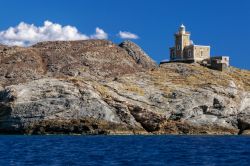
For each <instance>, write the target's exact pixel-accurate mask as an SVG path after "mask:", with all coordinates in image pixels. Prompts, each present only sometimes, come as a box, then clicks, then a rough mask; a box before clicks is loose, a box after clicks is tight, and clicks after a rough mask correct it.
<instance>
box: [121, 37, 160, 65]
mask: <svg viewBox="0 0 250 166" xmlns="http://www.w3.org/2000/svg"><path fill="white" fill-rule="evenodd" d="M119 46H120V47H122V48H124V49H125V50H126V51H127V52H128V54H129V55H130V56H131V57H132V58H133V59H134V60H135V61H136V63H137V64H140V65H142V67H143V68H147V69H152V68H155V67H156V66H157V65H156V63H155V62H154V61H153V60H152V59H151V58H150V57H149V56H148V55H147V54H146V53H145V52H144V51H143V50H142V49H141V48H140V47H139V46H138V45H136V44H135V43H133V42H131V41H129V40H126V41H124V42H122V43H121V44H120V45H119Z"/></svg>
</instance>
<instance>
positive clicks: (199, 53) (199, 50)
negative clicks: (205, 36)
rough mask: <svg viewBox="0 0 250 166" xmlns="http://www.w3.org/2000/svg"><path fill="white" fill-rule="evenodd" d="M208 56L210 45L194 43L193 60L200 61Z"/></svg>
mask: <svg viewBox="0 0 250 166" xmlns="http://www.w3.org/2000/svg"><path fill="white" fill-rule="evenodd" d="M208 58H210V47H209V46H196V45H194V60H195V62H200V61H202V60H204V59H208Z"/></svg>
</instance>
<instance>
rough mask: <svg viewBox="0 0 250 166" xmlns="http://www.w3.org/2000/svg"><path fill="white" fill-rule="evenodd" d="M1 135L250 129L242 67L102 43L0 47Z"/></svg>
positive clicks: (247, 77)
mask: <svg viewBox="0 0 250 166" xmlns="http://www.w3.org/2000/svg"><path fill="white" fill-rule="evenodd" d="M0 64H1V65H0V133H1V134H39V135H40V134H111V135H112V134H126V135H127V134H175V135H176V134H177V135H178V134H192V135H197V134H198V135H200V134H202V135H238V134H250V71H247V70H240V69H237V68H234V67H229V68H228V70H226V71H223V72H220V71H215V70H211V69H207V68H205V67H202V66H200V65H199V64H184V63H168V64H162V65H160V66H159V67H158V66H157V64H156V63H155V62H154V61H153V60H151V59H150V57H149V56H148V55H147V54H146V53H145V52H144V51H143V50H142V49H141V48H140V47H139V46H137V45H136V44H134V43H132V42H130V41H126V42H123V43H121V44H120V45H116V44H114V43H112V42H110V41H106V40H89V41H71V42H66V41H65V42H64V41H63V42H43V43H39V44H36V45H34V46H32V47H28V48H21V47H7V46H0Z"/></svg>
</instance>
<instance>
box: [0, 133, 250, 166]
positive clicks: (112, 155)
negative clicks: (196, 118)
mask: <svg viewBox="0 0 250 166" xmlns="http://www.w3.org/2000/svg"><path fill="white" fill-rule="evenodd" d="M0 165H1V166H3V165H185V166H186V165H250V137H244V136H0Z"/></svg>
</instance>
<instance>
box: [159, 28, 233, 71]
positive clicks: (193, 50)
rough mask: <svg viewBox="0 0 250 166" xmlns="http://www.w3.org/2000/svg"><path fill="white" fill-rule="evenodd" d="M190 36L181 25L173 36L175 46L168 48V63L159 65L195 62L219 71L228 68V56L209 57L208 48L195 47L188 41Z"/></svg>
mask: <svg viewBox="0 0 250 166" xmlns="http://www.w3.org/2000/svg"><path fill="white" fill-rule="evenodd" d="M190 35H191V34H190V32H187V31H186V28H185V26H184V25H183V24H182V25H181V26H180V27H179V30H178V32H176V33H175V35H174V37H175V46H174V47H171V48H170V61H164V62H163V61H162V62H161V64H162V63H169V62H185V63H193V62H196V63H200V64H201V65H203V66H206V67H209V68H211V69H215V70H220V71H222V70H224V69H226V68H227V67H228V66H229V57H228V56H217V57H210V46H203V45H195V44H194V43H193V42H192V40H190Z"/></svg>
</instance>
